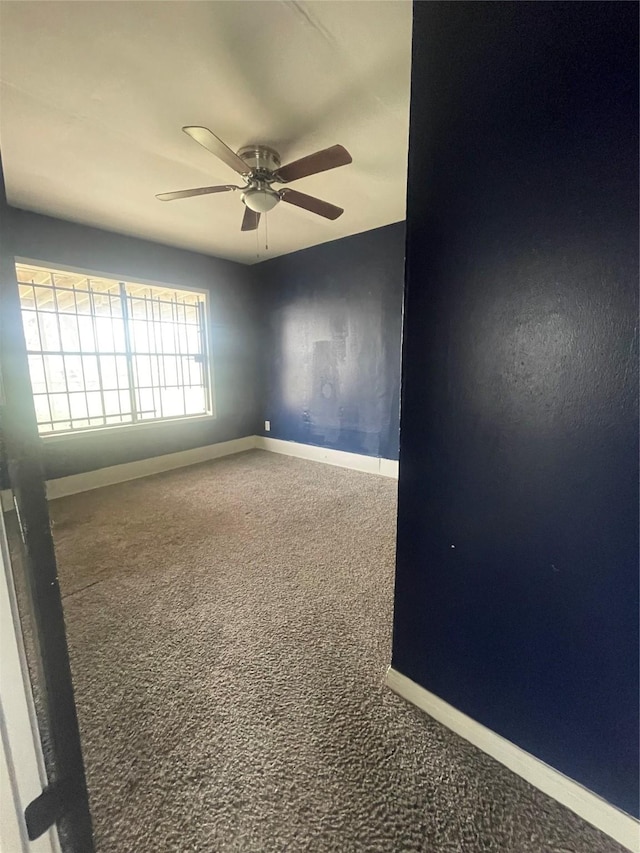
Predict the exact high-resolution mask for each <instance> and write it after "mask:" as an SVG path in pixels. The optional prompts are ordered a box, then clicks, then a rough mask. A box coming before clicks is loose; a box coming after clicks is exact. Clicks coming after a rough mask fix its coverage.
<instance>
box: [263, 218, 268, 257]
mask: <svg viewBox="0 0 640 853" xmlns="http://www.w3.org/2000/svg"><path fill="white" fill-rule="evenodd" d="M264 250H265V252H268V251H269V220H268V217H267V214H266V213H265V215H264Z"/></svg>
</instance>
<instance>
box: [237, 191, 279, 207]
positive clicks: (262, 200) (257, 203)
mask: <svg viewBox="0 0 640 853" xmlns="http://www.w3.org/2000/svg"><path fill="white" fill-rule="evenodd" d="M242 201H243V202H244V203H245V204H246V206H247V207H248V208H249V210H253V211H254V212H255V213H268V212H269V211H270V210H273V208H274V207H275V206H276V204H277V203H278V202H279V201H280V196H279V195H278V193H277V192H275V190H270V189H255V188H253V189H249V190H247V191H246V192H245V193H243V194H242Z"/></svg>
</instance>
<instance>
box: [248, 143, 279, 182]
mask: <svg viewBox="0 0 640 853" xmlns="http://www.w3.org/2000/svg"><path fill="white" fill-rule="evenodd" d="M238 157H240V158H241V159H242V160H244V161H245V163H246V164H247V166H249V168H250V169H251V170H252V171H255V172H258V173H259V174H260V175H265V177H267V176H269V177H270V173H272V172H277V171H278V169H279V168H280V155H279V154H278V152H277V151H274V150H273V148H269V147H267V146H266V145H246V146H245V147H244V148H241V149H240V150H239V151H238Z"/></svg>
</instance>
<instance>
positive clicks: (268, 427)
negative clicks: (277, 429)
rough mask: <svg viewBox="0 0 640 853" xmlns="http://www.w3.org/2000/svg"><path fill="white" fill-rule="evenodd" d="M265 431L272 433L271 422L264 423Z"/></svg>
mask: <svg viewBox="0 0 640 853" xmlns="http://www.w3.org/2000/svg"><path fill="white" fill-rule="evenodd" d="M264 431H265V432H271V421H265V422H264Z"/></svg>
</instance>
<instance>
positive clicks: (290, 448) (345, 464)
mask: <svg viewBox="0 0 640 853" xmlns="http://www.w3.org/2000/svg"><path fill="white" fill-rule="evenodd" d="M255 446H256V447H257V448H259V449H260V450H269V451H271V453H283V454H284V455H285V456H295V457H297V458H298V459H308V460H310V461H311V462H324V463H325V464H326V465H335V466H337V467H338V468H351V469H353V470H354V471H364V472H366V473H368V474H380V475H381V476H382V477H392V478H395V479H396V480H397V479H398V462H397V460H395V459H379V458H378V457H377V456H365V455H364V454H361V453H347V452H346V451H345V450H332V449H330V448H326V447H316V446H315V445H313V444H301V443H299V442H297V441H282V440H281V439H279V438H267V437H266V436H260V435H257V436H256V445H255Z"/></svg>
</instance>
